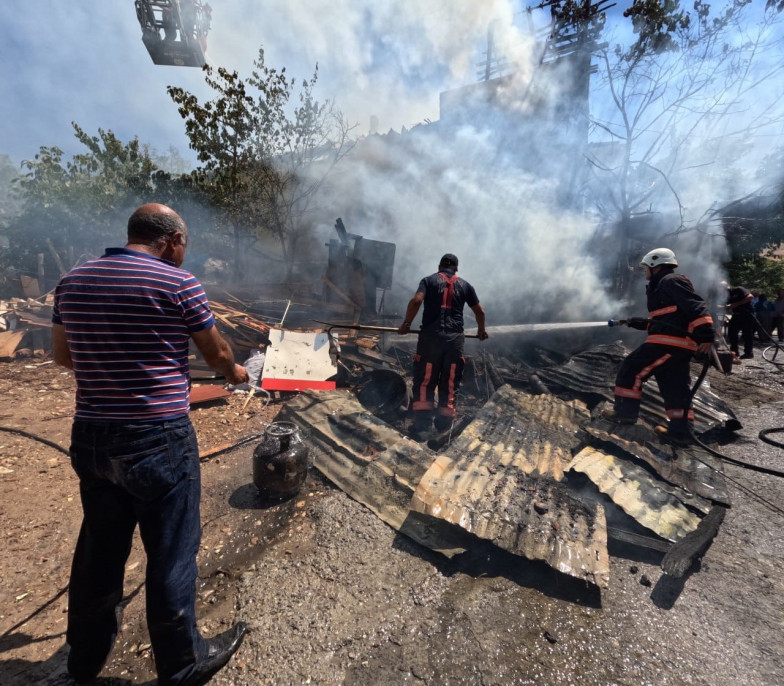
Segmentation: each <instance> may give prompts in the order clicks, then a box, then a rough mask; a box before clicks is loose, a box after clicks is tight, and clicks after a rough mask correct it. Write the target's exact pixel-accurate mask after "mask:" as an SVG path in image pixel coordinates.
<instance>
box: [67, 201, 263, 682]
mask: <svg viewBox="0 0 784 686" xmlns="http://www.w3.org/2000/svg"><path fill="white" fill-rule="evenodd" d="M187 241H188V228H187V226H186V225H185V222H184V221H183V220H182V218H181V217H180V216H179V215H178V214H177V213H176V212H174V210H172V209H170V208H168V207H166V206H164V205H158V204H148V205H144V206H142V207H140V208H139V209H138V210H136V212H134V213H133V215H132V216H131V218H130V219H129V221H128V244H127V245H126V246H125V247H124V248H109V249H108V250H106V253H105V254H104V255H103V256H102V257H100V258H98V259H95V260H91V261H89V262H86V263H84V264H82V265H80V266H78V267H75V268H74V269H73V270H72V271H70V272H69V273H68V274H66V275H65V276H64V277H63V278H62V279H61V281H60V283H59V284H58V285H57V288H56V290H55V303H54V311H53V315H52V323H53V327H52V343H53V349H54V359H55V362H57V363H58V364H60V365H62V366H64V367H67V368H69V369H73V371H74V376H75V377H76V414H75V417H74V424H73V429H72V435H71V462H72V464H73V467H74V470H75V471H76V473H77V475H78V476H79V481H80V494H81V500H82V510H83V521H82V527H81V530H80V532H79V539H78V541H77V544H76V551H75V553H74V560H73V566H72V569H71V579H70V584H69V603H68V630H67V634H66V639H67V641H68V644H69V645H70V648H71V650H70V653H69V657H68V671H69V673H70V674H71V676H72V677H73V678H74V679H75V680H76V682H77V683H89V682H91V681H92V680H93V679H94V678H95V677H96V676H97V675H98V674H99V673H100V671H101V669H102V668H103V665H104V663H105V662H106V659H107V658H108V656H109V653H110V652H111V649H112V646H113V644H114V641H115V639H116V637H117V630H118V622H117V615H116V612H117V608H118V606H119V603H120V601H121V599H122V594H123V575H124V571H125V562H126V560H127V558H128V555H129V553H130V550H131V541H132V538H133V532H134V530H135V528H136V525H137V524H138V526H139V532H140V534H141V539H142V543H143V545H144V549H145V552H146V554H147V573H146V598H147V625H148V629H149V632H150V640H151V643H152V647H153V653H154V656H155V663H156V669H157V672H158V677H159V683H160V684H161V685H162V686H166V685H168V686H174V685H175V684H176V685H177V686H192V685H193V684H201V683H204V682H205V680H206V679H208V678H209V676H210V675H211V674H213V673H215V672H216V671H217V670H218V669H220V668H221V667H222V666H223V665H224V664H225V663H226V662H227V661H228V659H229V657H231V655H232V654H233V652H234V651H236V649H237V648H238V647H239V645H240V642H241V641H242V637H243V635H244V633H245V626H244V625H243V624H242V623H239V624H237V625H235V626H234V627H232V628H231V629H230V630H229V631H227V632H225V633H224V634H221V635H219V636H216V637H215V638H213V639H209V640H205V639H203V638H202V637H201V636H200V635H199V632H198V629H197V627H196V615H195V593H196V576H197V566H196V554H197V552H198V549H199V543H200V540H201V523H200V517H199V500H200V495H201V481H200V471H199V450H198V446H197V443H196V436H195V433H194V430H193V426H192V425H191V423H190V420H189V418H188V409H189V405H188V397H189V388H190V379H189V370H188V347H189V342H190V340H191V339H193V341H194V343H195V345H196V347H197V348H198V349H199V351H200V352H201V353H202V355H203V356H204V359H205V360H206V362H207V364H209V365H210V367H212V368H213V369H215V370H216V371H217V372H219V373H221V374H223V375H224V376H225V377H226V379H227V380H228V381H229V382H230V383H234V384H238V383H244V382H246V381H247V380H248V374H247V372H246V370H245V368H244V367H242V366H241V365H238V364H235V362H234V357H233V354H232V351H231V348H230V347H229V345H228V344H227V343H226V341H225V340H224V339H223V338H222V337H221V335H220V333H219V332H218V331H217V329H216V328H215V321H214V319H213V316H212V313H211V312H210V308H209V304H208V302H207V297H206V295H205V294H204V290H203V289H202V287H201V284H200V283H199V282H198V281H197V280H196V278H195V277H194V276H193V275H192V274H190V273H189V272H187V271H185V270H183V269H180V265H181V264H182V262H183V260H184V258H185V249H186V245H187Z"/></svg>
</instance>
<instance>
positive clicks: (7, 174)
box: [0, 155, 19, 229]
mask: <svg viewBox="0 0 784 686" xmlns="http://www.w3.org/2000/svg"><path fill="white" fill-rule="evenodd" d="M18 179H19V172H18V171H17V169H16V167H15V166H14V163H13V162H12V161H11V158H10V157H8V155H0V229H3V228H5V226H6V225H7V224H8V222H9V220H10V219H11V218H12V217H15V216H16V215H17V214H18V213H19V194H18V193H17V192H16V181H17V180H18Z"/></svg>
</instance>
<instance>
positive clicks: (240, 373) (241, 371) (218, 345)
mask: <svg viewBox="0 0 784 686" xmlns="http://www.w3.org/2000/svg"><path fill="white" fill-rule="evenodd" d="M191 337H192V338H193V342H194V343H195V344H196V347H197V348H198V349H199V352H200V353H201V354H202V357H204V361H205V362H206V363H207V364H208V365H209V366H210V367H211V368H212V369H214V370H215V371H216V372H218V373H219V374H222V375H223V376H225V377H226V380H227V381H228V382H229V383H232V384H241V383H247V382H248V379H249V377H248V371H247V370H246V369H245V367H243V366H242V365H241V364H235V362H234V353H233V352H232V351H231V348H230V347H229V344H228V343H227V342H226V341H225V340H224V338H223V336H221V335H220V332H219V331H218V329H217V328H216V327H215V326H211V327H210V328H209V329H202V330H201V331H194V332H193V333H191Z"/></svg>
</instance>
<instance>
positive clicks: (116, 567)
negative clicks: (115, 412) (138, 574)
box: [66, 417, 205, 686]
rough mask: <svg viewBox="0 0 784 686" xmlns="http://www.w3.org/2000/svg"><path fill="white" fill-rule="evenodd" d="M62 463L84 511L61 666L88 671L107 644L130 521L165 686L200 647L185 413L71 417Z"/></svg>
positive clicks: (192, 453) (194, 506) (196, 480)
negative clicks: (133, 419)
mask: <svg viewBox="0 0 784 686" xmlns="http://www.w3.org/2000/svg"><path fill="white" fill-rule="evenodd" d="M71 463H72V465H73V468H74V470H75V471H76V473H77V475H78V476H79V481H80V484H79V488H80V495H81V500H82V509H83V514H84V518H83V521H82V528H81V531H80V532H79V539H78V541H77V543H76V552H75V553H74V559H73V565H72V568H71V580H70V585H69V599H68V631H67V634H66V638H67V641H68V644H69V645H70V646H71V653H70V655H69V661H68V667H69V671H70V672H71V673H72V674H74V675H77V674H79V673H84V671H85V670H87V671H88V672H89V670H90V668H91V667H92V666H93V665H97V666H100V664H102V662H103V661H104V660H105V658H106V657H107V656H108V654H109V652H110V651H111V649H112V645H113V644H114V641H115V638H116V637H117V620H116V616H115V609H116V607H117V605H118V604H119V602H120V600H121V599H122V594H123V577H124V573H125V562H126V561H127V559H128V555H129V553H130V550H131V541H132V538H133V532H134V530H135V528H136V525H137V524H138V525H139V533H140V535H141V539H142V543H143V545H144V550H145V552H146V554H147V573H146V600H147V626H148V629H149V632H150V641H151V643H152V648H153V654H154V656H155V664H156V668H157V672H158V677H159V683H160V684H161V685H162V686H163V685H164V684H167V685H172V686H173V685H175V684H177V683H179V681H180V680H181V679H183V678H184V677H186V676H188V675H189V674H190V673H191V672H192V671H193V669H194V666H195V665H196V663H197V662H198V661H199V660H200V659H201V658H202V657H203V655H204V652H205V643H204V641H203V639H202V638H201V637H200V635H199V633H198V630H197V628H196V612H195V599H196V598H195V597H196V577H197V567H196V554H197V553H198V550H199V542H200V540H201V522H200V517H199V500H200V497H201V478H200V470H199V449H198V446H197V443H196V435H195V433H194V430H193V426H192V425H191V423H190V420H189V419H188V417H182V418H179V419H175V420H172V421H166V422H156V423H140V424H125V423H113V422H92V421H85V420H76V421H75V422H74V425H73V430H72V434H71ZM95 668H97V667H95Z"/></svg>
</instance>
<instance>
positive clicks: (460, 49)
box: [0, 0, 781, 320]
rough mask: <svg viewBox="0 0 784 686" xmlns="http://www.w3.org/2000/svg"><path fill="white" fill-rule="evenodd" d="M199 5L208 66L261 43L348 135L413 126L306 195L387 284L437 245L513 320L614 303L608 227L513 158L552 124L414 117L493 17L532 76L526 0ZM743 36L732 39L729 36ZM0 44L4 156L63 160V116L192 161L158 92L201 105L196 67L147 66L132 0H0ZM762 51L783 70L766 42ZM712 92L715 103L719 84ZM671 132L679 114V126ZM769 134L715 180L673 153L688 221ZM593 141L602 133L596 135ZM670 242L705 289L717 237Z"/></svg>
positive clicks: (761, 96)
mask: <svg viewBox="0 0 784 686" xmlns="http://www.w3.org/2000/svg"><path fill="white" fill-rule="evenodd" d="M210 4H211V5H212V7H213V14H212V17H213V27H212V31H211V33H210V34H209V36H208V50H207V56H208V61H209V62H210V63H211V64H213V65H221V66H224V67H226V68H228V69H236V70H238V71H239V72H240V74H241V75H244V76H247V75H249V73H250V70H251V63H252V61H253V59H254V57H255V56H256V54H257V52H258V49H259V48H260V47H262V46H263V48H264V50H265V54H266V61H267V64H268V65H270V66H274V67H282V66H285V67H286V69H287V73H289V74H290V75H294V76H296V77H297V78H301V79H305V78H308V77H309V76H310V75H311V74H312V71H313V69H314V67H315V65H316V64H318V68H319V84H318V88H317V96H318V97H320V98H334V99H335V102H336V105H337V106H338V107H339V108H340V109H341V110H342V111H343V112H344V113H345V114H346V116H347V118H348V120H349V121H350V122H352V123H355V124H356V129H355V133H357V134H358V135H365V134H367V132H368V129H369V126H370V118H371V116H373V117H375V118H377V120H378V131H379V132H381V133H385V132H387V131H389V130H390V129H392V130H394V131H397V132H399V131H400V130H401V127H404V126H405V127H406V128H407V129H412V128H414V129H415V130H416V134H415V135H414V134H412V135H410V136H409V139H408V140H407V141H406V142H404V143H402V144H395V145H389V146H387V145H385V144H383V143H379V145H378V146H367V145H366V146H364V152H363V154H362V155H357V156H354V157H353V159H349V158H347V159H346V163H345V164H341V167H340V169H339V170H338V173H337V174H335V175H334V178H333V182H332V183H331V184H330V186H329V197H325V198H324V199H323V202H320V203H318V204H317V206H318V207H320V208H322V210H323V212H324V218H323V219H322V218H314V223H316V224H320V225H321V226H322V227H324V229H323V231H322V233H323V234H327V235H328V234H329V231H330V230H331V226H332V224H333V222H334V219H335V218H336V217H337V216H344V217H345V218H346V219H347V220H348V221H350V222H351V225H350V226H349V230H350V231H353V232H356V233H358V234H361V235H364V236H366V237H368V238H374V239H377V240H389V241H392V242H395V243H396V244H397V245H398V251H397V257H396V275H395V280H396V283H397V284H399V287H400V289H401V292H402V293H406V294H408V292H409V291H410V292H413V289H414V288H415V287H416V283H417V281H418V279H419V278H420V277H421V276H423V275H424V274H427V273H430V272H432V271H434V269H435V267H436V265H437V261H438V257H439V256H440V255H441V254H442V253H443V252H454V253H457V254H458V256H459V257H460V260H461V269H460V272H461V274H462V275H464V276H465V277H466V278H468V279H469V280H470V281H471V282H472V283H473V284H474V285H475V286H476V288H477V290H478V291H479V293H480V298H481V299H482V300H483V302H487V301H488V300H493V301H495V302H497V303H503V304H504V308H505V309H506V310H507V311H508V312H509V313H510V314H509V316H510V317H512V318H514V313H515V312H517V313H519V314H520V317H519V318H523V316H525V317H540V318H541V317H550V318H552V317H555V316H557V317H558V318H560V319H571V320H577V319H580V318H594V317H596V316H604V315H606V314H614V313H617V310H618V308H619V307H621V306H622V304H620V303H615V302H610V301H608V300H607V297H606V295H604V293H605V292H606V287H607V285H608V284H607V283H606V282H605V280H604V276H603V274H604V271H603V266H605V265H606V264H608V263H610V262H612V260H613V259H614V257H615V253H616V250H614V248H616V246H614V245H612V244H606V245H601V241H603V240H606V237H603V236H602V234H601V233H600V232H597V229H596V224H597V218H596V216H594V215H592V213H591V212H590V211H588V210H589V208H583V207H570V208H569V209H564V204H563V203H562V202H560V201H559V199H558V195H559V193H561V192H562V189H559V179H561V180H562V179H563V173H562V172H563V170H559V169H558V168H549V167H547V166H546V165H545V166H540V167H538V168H533V169H532V168H531V165H530V164H528V165H526V164H520V158H521V157H525V156H526V155H527V154H528V153H529V152H530V150H529V148H527V147H526V146H531V148H530V149H531V150H533V151H534V152H537V147H538V146H539V145H541V142H542V139H543V138H545V137H546V136H547V132H548V127H551V126H552V125H553V122H548V121H541V122H538V125H537V126H531V125H530V122H528V123H526V124H525V125H521V124H520V122H521V121H523V120H524V118H525V114H526V112H525V111H524V110H525V107H526V105H525V101H524V100H520V101H519V102H518V103H515V102H514V101H512V100H511V99H510V100H509V101H508V102H506V103H502V107H501V108H500V111H494V110H493V109H492V108H490V109H489V110H488V111H486V112H485V113H484V115H483V116H482V118H481V119H480V120H477V121H473V122H470V123H466V124H465V125H463V126H458V127H453V128H452V129H451V130H450V133H449V135H448V136H445V135H444V134H443V127H442V130H441V131H439V129H438V127H437V126H436V127H422V126H419V127H417V124H421V123H422V122H427V121H433V122H437V121H438V120H439V118H440V116H441V113H440V111H439V94H440V93H442V92H444V91H449V90H452V89H456V88H460V87H463V86H466V85H468V84H472V83H475V82H476V81H477V80H478V73H479V71H480V67H479V62H480V61H481V60H482V59H483V58H484V54H483V51H484V47H485V40H486V36H487V30H488V26H490V25H493V26H495V39H496V43H497V45H498V47H499V50H501V51H502V52H503V54H504V56H505V57H506V58H507V59H508V60H509V61H510V62H513V63H515V64H516V65H517V68H518V77H517V79H518V82H519V83H518V84H517V85H518V87H522V88H524V87H525V83H526V80H530V79H531V78H532V75H533V74H534V73H535V70H536V61H537V57H538V53H537V52H536V50H537V49H536V46H535V45H534V44H533V41H532V39H531V36H530V34H529V33H528V31H527V18H526V16H525V13H524V6H523V4H521V3H519V2H512V1H511V0H464V1H462V2H459V3H456V2H454V1H453V0H432V1H431V2H427V3H423V2H421V1H419V0H402V1H401V2H397V3H378V2H375V1H373V2H371V0H352V1H351V2H348V1H347V0H310V1H309V2H307V3H298V2H291V1H290V0H265V1H264V2H261V1H260V0H232V1H231V2H229V1H221V0H213V1H212V2H211V3H210ZM754 4H755V5H757V3H754ZM760 4H763V3H760ZM625 5H628V3H618V6H617V7H615V8H614V9H613V11H612V12H613V14H612V16H611V18H610V22H609V24H610V27H609V30H608V34H607V40H608V42H609V43H611V44H612V43H613V42H614V41H619V42H623V41H624V40H628V38H629V36H630V28H629V25H628V23H627V22H624V21H623V20H622V18H621V17H620V13H621V12H622V9H623V6H625ZM757 7H758V6H757ZM750 11H751V10H750ZM535 19H536V21H537V22H539V21H540V18H538V17H535ZM543 19H546V17H542V18H541V20H543ZM746 39H747V37H746V35H745V34H744V33H743V32H741V31H738V34H737V40H738V41H743V40H746ZM0 40H2V43H3V46H4V48H3V52H2V57H1V58H0V83H1V84H2V86H0V87H1V88H2V97H0V122H1V123H0V153H2V154H8V155H10V156H11V158H12V159H13V160H14V161H15V162H17V163H19V162H20V161H21V160H23V159H25V158H29V157H31V156H32V155H34V154H35V152H36V151H37V149H38V146H40V145H57V146H59V147H61V148H63V149H65V151H66V152H67V153H70V152H76V151H78V147H77V144H76V142H75V140H74V139H73V133H72V130H71V127H70V122H71V121H75V122H76V123H78V124H79V125H80V126H81V127H82V128H83V129H85V130H86V131H87V132H88V133H89V134H91V135H94V134H95V133H96V131H97V129H98V128H99V127H100V128H104V129H111V130H112V131H113V132H114V133H115V134H116V135H117V136H118V137H119V138H120V139H121V140H129V139H131V138H132V137H133V136H135V135H136V136H138V137H139V139H140V140H141V141H142V142H145V143H150V144H151V145H152V146H153V147H155V148H156V149H157V150H159V151H166V150H167V149H168V148H169V146H174V147H175V148H177V149H179V150H180V152H181V153H182V154H183V155H184V156H185V157H186V158H189V159H193V154H192V153H191V152H190V151H189V150H188V147H187V139H186V137H185V134H184V125H183V121H182V119H181V118H180V116H179V114H178V113H177V110H176V107H175V106H174V104H173V103H172V102H171V100H170V98H169V97H168V95H167V94H166V86H167V85H176V86H181V87H183V88H185V89H186V90H189V91H191V92H193V93H195V94H197V95H198V96H199V97H200V98H202V99H204V98H207V97H210V94H209V92H208V90H207V89H206V86H205V85H204V83H203V75H202V73H201V71H200V70H198V69H191V68H176V67H160V66H155V65H154V64H153V63H152V61H151V60H150V58H149V55H148V54H147V52H146V50H145V48H144V46H143V44H142V42H141V31H140V29H139V26H138V23H137V20H136V15H135V10H134V4H133V1H132V0H114V1H113V2H110V3H109V2H103V3H63V2H59V1H56V0H28V2H26V3H24V5H21V6H20V5H19V4H13V3H8V2H6V3H3V4H2V5H1V6H0ZM779 45H781V41H779ZM765 59H766V60H767V61H768V62H769V63H771V64H775V63H776V62H778V63H781V52H780V48H779V50H778V51H774V52H773V53H771V54H768V55H767V56H766V57H765ZM780 83H781V79H780V78H778V79H774V80H772V81H771V80H767V81H764V82H762V83H761V84H760V85H759V86H758V87H757V88H756V89H754V90H750V91H749V93H747V94H746V96H745V100H743V101H742V102H741V103H739V104H737V105H735V106H733V107H732V111H731V114H732V117H731V118H727V119H724V120H723V122H722V124H721V126H722V127H724V129H723V130H724V131H726V132H727V135H726V136H725V139H726V140H727V141H729V139H730V135H729V134H730V133H733V132H737V131H743V130H744V127H745V128H749V127H750V126H751V123H752V122H756V121H758V120H759V117H760V111H761V110H764V111H766V112H767V111H770V110H771V108H773V109H774V110H775V107H776V106H780V96H779V95H778V93H779V92H780V87H779V85H780ZM560 85H561V84H560V83H559V79H557V78H556V79H553V83H552V87H551V92H550V93H549V95H546V96H544V97H552V98H554V99H558V98H559V97H560V96H561V93H560ZM592 85H593V84H592ZM512 92H513V93H519V92H520V90H519V89H518V90H513V91H512ZM716 97H722V95H721V88H720V87H717V91H716ZM610 101H611V98H610V95H609V94H608V92H607V91H606V90H605V91H603V92H602V91H601V89H598V88H597V90H596V95H595V96H593V95H592V102H591V109H592V112H593V113H594V114H595V115H596V116H598V117H611V116H612V108H611V107H609V108H608V107H607V103H608V102H610ZM777 103H778V105H777ZM515 114H517V115H519V117H518V118H517V119H514V117H513V115H515ZM510 117H511V118H510ZM774 121H775V120H774ZM508 126H511V127H514V128H516V129H517V131H516V133H515V135H514V136H513V137H512V138H510V139H504V138H503V137H501V139H500V140H499V137H498V132H499V129H503V128H504V127H508ZM679 126H683V127H685V126H688V123H687V122H686V120H684V121H683V122H682V123H679ZM715 128H716V127H715V126H714V129H715ZM780 131H781V125H780V124H779V126H778V129H775V125H774V126H773V127H770V126H769V127H767V128H766V129H765V130H762V129H760V130H758V131H756V132H755V136H754V137H753V139H752V137H751V136H749V137H748V138H747V140H746V144H745V146H744V145H740V144H739V143H733V145H730V143H729V142H726V144H725V145H724V149H723V151H722V155H723V160H724V161H725V162H724V164H723V167H724V168H728V169H729V168H730V166H731V172H732V173H730V174H727V173H725V174H718V173H717V172H716V170H715V165H713V166H711V165H712V164H713V163H712V162H711V161H710V160H709V159H708V158H709V157H710V156H709V155H708V154H707V152H708V151H709V150H712V149H713V148H710V147H709V146H714V147H715V146H716V145H717V143H716V142H715V140H714V141H713V142H712V143H708V139H707V138H704V139H699V140H698V138H697V137H696V136H695V138H694V140H693V141H691V143H690V145H689V146H685V147H684V150H683V151H682V152H683V154H682V157H681V158H680V160H679V162H678V165H677V170H676V171H677V172H678V173H679V174H681V176H682V178H683V179H686V181H683V182H682V184H681V186H680V188H679V192H680V193H681V196H680V197H681V201H682V204H683V206H684V207H685V212H686V216H685V217H684V219H685V221H686V222H687V223H690V224H691V225H693V224H695V223H696V222H698V221H699V219H700V218H701V217H702V216H703V215H704V214H705V213H706V212H707V211H708V209H709V208H710V207H711V206H713V205H715V204H716V203H717V202H720V201H721V200H722V199H726V200H731V199H734V198H735V197H739V196H741V195H743V194H744V193H747V192H751V191H752V190H753V189H754V188H755V187H757V186H759V185H761V181H760V180H759V179H758V178H756V177H755V169H756V167H757V166H758V163H759V160H760V157H761V155H762V154H763V152H762V151H764V150H765V143H767V149H770V148H771V147H772V146H774V145H775V144H776V141H777V138H776V137H775V136H777V135H778V133H780ZM774 132H775V133H774ZM592 136H593V137H594V139H595V140H601V139H602V136H601V132H598V133H597V131H596V130H593V131H592ZM766 136H767V138H766ZM566 139H567V140H568V137H566ZM526 141H527V142H526ZM499 143H500V144H499ZM576 149H577V148H576ZM537 154H539V153H538V152H537ZM556 157H557V158H558V159H559V160H560V159H562V158H563V156H562V155H561V156H560V157H558V156H556ZM542 159H543V160H545V161H546V156H542ZM379 160H381V161H383V164H380V163H379ZM556 167H557V165H556ZM561 183H562V181H561ZM664 209H666V211H667V212H671V211H672V208H671V207H667V208H664ZM671 229H672V226H671V225H667V223H666V222H665V223H664V224H663V225H662V227H661V231H660V234H661V236H662V239H661V240H675V239H674V238H672V237H671V235H670V233H668V232H671ZM651 240H654V238H653V237H652V238H651ZM677 240H678V241H680V242H681V243H680V245H682V246H683V251H684V255H685V257H684V258H682V262H683V263H684V264H683V266H684V271H690V269H689V267H690V268H691V271H695V270H696V271H699V273H700V274H701V276H700V278H701V279H702V280H704V281H705V283H709V282H713V281H715V279H716V278H717V276H719V275H720V268H719V266H718V264H719V261H720V259H721V256H722V246H721V245H716V244H715V241H713V239H710V240H709V241H708V242H709V243H710V248H709V249H708V248H707V247H706V239H705V232H702V233H690V234H685V235H683V236H680V237H678V238H677ZM322 245H323V242H322ZM648 247H649V248H652V247H658V246H657V245H650V246H648ZM679 249H680V248H679ZM396 288H397V286H396ZM641 288H642V286H641Z"/></svg>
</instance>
